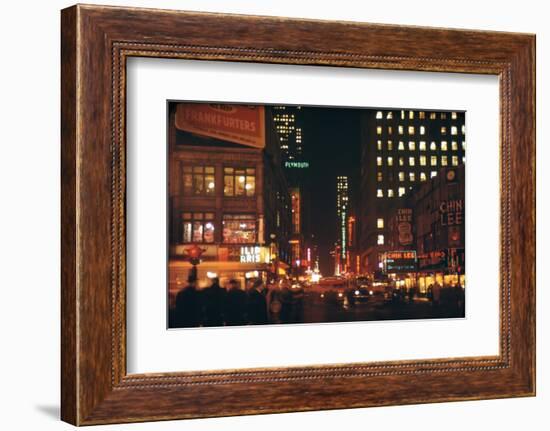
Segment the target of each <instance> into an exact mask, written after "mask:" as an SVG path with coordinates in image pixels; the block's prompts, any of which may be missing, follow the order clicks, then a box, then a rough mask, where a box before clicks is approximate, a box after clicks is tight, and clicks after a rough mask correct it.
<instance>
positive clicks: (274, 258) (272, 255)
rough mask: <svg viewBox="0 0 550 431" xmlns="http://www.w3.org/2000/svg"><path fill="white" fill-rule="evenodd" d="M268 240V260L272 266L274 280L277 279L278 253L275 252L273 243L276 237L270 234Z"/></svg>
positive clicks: (275, 244) (275, 246) (274, 243)
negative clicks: (269, 240)
mask: <svg viewBox="0 0 550 431" xmlns="http://www.w3.org/2000/svg"><path fill="white" fill-rule="evenodd" d="M269 238H270V239H271V242H270V243H269V258H270V259H269V260H270V261H271V263H272V265H273V273H274V274H275V278H277V277H278V275H279V274H278V273H279V261H278V259H279V253H278V250H277V243H276V242H275V239H276V238H277V235H275V234H274V233H272V234H270V235H269Z"/></svg>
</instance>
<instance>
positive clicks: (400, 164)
mask: <svg viewBox="0 0 550 431" xmlns="http://www.w3.org/2000/svg"><path fill="white" fill-rule="evenodd" d="M399 166H405V159H404V158H403V157H399Z"/></svg>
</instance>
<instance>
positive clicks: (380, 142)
mask: <svg viewBox="0 0 550 431" xmlns="http://www.w3.org/2000/svg"><path fill="white" fill-rule="evenodd" d="M376 148H377V149H378V151H381V150H382V141H376Z"/></svg>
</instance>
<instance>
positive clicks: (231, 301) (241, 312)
mask: <svg viewBox="0 0 550 431" xmlns="http://www.w3.org/2000/svg"><path fill="white" fill-rule="evenodd" d="M247 300H248V298H247V296H246V292H245V291H244V290H243V289H241V288H240V286H239V282H238V281H237V280H235V279H231V280H229V283H228V289H227V299H226V302H225V324H226V325H228V326H240V325H246V323H247V320H246V307H247Z"/></svg>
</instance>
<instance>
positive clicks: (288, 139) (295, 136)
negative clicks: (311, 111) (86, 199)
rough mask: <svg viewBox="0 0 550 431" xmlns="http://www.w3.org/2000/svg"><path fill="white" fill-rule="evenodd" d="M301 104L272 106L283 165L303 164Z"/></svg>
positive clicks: (286, 166)
mask: <svg viewBox="0 0 550 431" xmlns="http://www.w3.org/2000/svg"><path fill="white" fill-rule="evenodd" d="M301 110H302V108H301V106H274V107H273V123H274V125H275V130H276V131H277V135H278V137H279V144H280V148H281V156H282V163H283V167H285V168H292V167H295V166H298V164H303V163H305V161H304V160H303V142H302V131H303V126H302V118H301V115H300V114H301Z"/></svg>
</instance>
